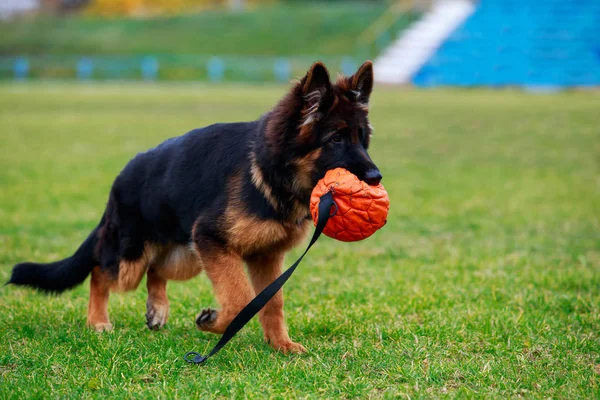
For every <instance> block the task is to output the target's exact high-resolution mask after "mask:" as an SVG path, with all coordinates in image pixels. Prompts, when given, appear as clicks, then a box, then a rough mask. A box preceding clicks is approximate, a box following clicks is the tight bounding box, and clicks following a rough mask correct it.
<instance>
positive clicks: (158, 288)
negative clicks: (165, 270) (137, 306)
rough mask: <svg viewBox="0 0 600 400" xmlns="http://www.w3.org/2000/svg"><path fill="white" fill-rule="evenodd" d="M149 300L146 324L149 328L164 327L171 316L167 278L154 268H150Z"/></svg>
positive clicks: (147, 285)
mask: <svg viewBox="0 0 600 400" xmlns="http://www.w3.org/2000/svg"><path fill="white" fill-rule="evenodd" d="M146 287H147V288H148V300H147V301H146V324H147V325H148V328H149V329H152V330H158V329H160V328H162V327H163V326H164V325H165V324H166V323H167V319H168V318H169V299H168V298H167V280H166V279H164V278H162V277H161V276H159V275H158V273H157V271H156V270H155V269H154V268H150V270H148V280H147V281H146Z"/></svg>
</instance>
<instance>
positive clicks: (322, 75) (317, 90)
mask: <svg viewBox="0 0 600 400" xmlns="http://www.w3.org/2000/svg"><path fill="white" fill-rule="evenodd" d="M300 83H301V85H302V97H303V99H304V109H305V110H306V111H307V114H312V113H314V112H317V111H318V110H322V109H323V108H324V107H326V106H327V102H328V99H329V98H330V97H331V90H332V87H331V81H330V80H329V72H328V71H327V68H325V65H324V64H323V63H322V62H320V61H317V62H316V63H314V64H313V65H312V66H311V67H310V69H309V70H308V72H307V73H306V76H305V77H304V78H302V81H300Z"/></svg>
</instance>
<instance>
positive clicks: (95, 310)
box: [87, 267, 113, 332]
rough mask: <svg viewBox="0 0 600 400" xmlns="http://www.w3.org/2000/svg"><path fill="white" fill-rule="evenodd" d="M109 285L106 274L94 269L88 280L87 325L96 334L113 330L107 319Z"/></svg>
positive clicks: (97, 268) (96, 268) (98, 268)
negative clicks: (96, 332)
mask: <svg viewBox="0 0 600 400" xmlns="http://www.w3.org/2000/svg"><path fill="white" fill-rule="evenodd" d="M109 285H110V281H109V280H108V279H107V274H106V273H105V272H104V271H102V270H101V269H100V267H94V269H93V270H92V277H91V279H90V302H89V304H88V316H87V324H88V326H89V327H91V328H94V329H95V330H96V331H98V332H103V331H110V330H112V328H113V326H112V324H111V323H110V320H109V319H108V296H109Z"/></svg>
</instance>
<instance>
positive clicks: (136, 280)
mask: <svg viewBox="0 0 600 400" xmlns="http://www.w3.org/2000/svg"><path fill="white" fill-rule="evenodd" d="M160 252H161V249H160V248H159V247H158V246H156V245H154V244H150V243H146V244H145V245H144V252H143V253H142V255H141V256H140V258H138V259H137V260H133V261H129V260H122V261H121V263H120V264H119V277H118V279H117V280H116V281H113V282H112V284H111V286H110V288H111V290H113V291H115V292H126V291H129V290H135V289H136V288H137V287H138V286H139V284H140V282H141V280H142V278H143V277H144V274H145V273H146V271H147V270H148V267H149V266H150V264H151V263H152V262H153V261H154V260H155V258H156V256H157V255H158V254H160Z"/></svg>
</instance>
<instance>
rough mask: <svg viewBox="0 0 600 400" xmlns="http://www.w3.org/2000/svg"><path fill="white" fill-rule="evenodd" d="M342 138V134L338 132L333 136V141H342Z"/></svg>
mask: <svg viewBox="0 0 600 400" xmlns="http://www.w3.org/2000/svg"><path fill="white" fill-rule="evenodd" d="M342 140H343V139H342V135H340V134H339V133H336V134H334V135H333V136H332V137H331V141H332V142H333V143H342Z"/></svg>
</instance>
